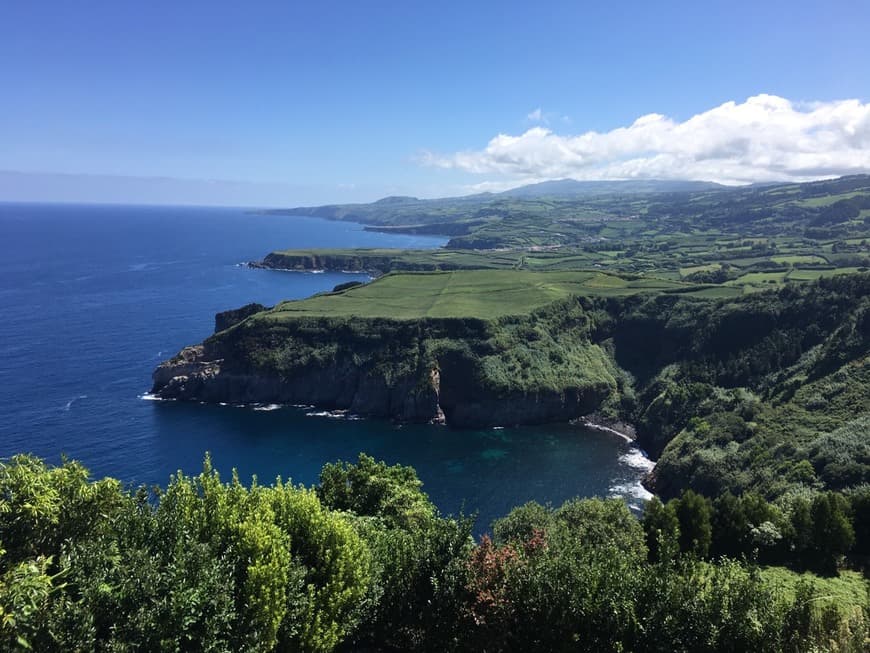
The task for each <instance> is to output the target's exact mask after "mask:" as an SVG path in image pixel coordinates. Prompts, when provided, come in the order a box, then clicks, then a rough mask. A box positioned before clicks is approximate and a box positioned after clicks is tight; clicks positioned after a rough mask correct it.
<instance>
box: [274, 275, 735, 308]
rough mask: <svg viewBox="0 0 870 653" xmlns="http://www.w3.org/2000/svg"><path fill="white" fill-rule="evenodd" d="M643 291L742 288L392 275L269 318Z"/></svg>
mask: <svg viewBox="0 0 870 653" xmlns="http://www.w3.org/2000/svg"><path fill="white" fill-rule="evenodd" d="M639 292H679V293H687V294H700V295H701V296H710V294H711V293H712V294H713V295H714V296H719V297H721V296H732V297H733V296H736V295H738V294H740V291H739V290H738V289H729V288H721V287H709V286H694V285H690V284H684V283H679V282H677V281H668V280H665V279H657V278H650V277H641V278H624V277H620V276H617V275H614V274H607V273H604V272H592V271H585V272H583V271H571V272H530V271H525V270H522V271H520V270H498V271H490V270H463V271H458V272H434V273H392V274H388V275H385V276H383V277H381V278H379V279H377V280H376V281H374V282H372V283H369V284H367V285H364V286H357V287H354V288H351V289H349V290H345V291H343V292H338V293H327V294H322V295H317V296H315V297H311V298H309V299H304V300H299V301H290V302H284V303H282V304H279V305H278V306H276V307H275V309H274V310H273V311H271V312H270V313H268V314H266V315H268V316H270V318H271V319H275V318H283V317H289V316H303V315H305V316H331V317H333V316H347V317H349V316H358V317H390V318H398V319H413V318H421V317H439V318H441V317H478V318H485V319H489V318H496V317H501V316H504V315H522V314H527V313H529V312H530V311H533V310H535V309H537V308H540V307H542V306H544V305H546V304H549V303H551V302H554V301H556V300H560V299H565V298H567V297H569V296H572V295H590V296H616V295H630V294H634V293H639Z"/></svg>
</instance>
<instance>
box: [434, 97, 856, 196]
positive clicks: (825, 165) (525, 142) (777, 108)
mask: <svg viewBox="0 0 870 653" xmlns="http://www.w3.org/2000/svg"><path fill="white" fill-rule="evenodd" d="M533 113H534V112H533ZM531 115H532V114H530V117H531ZM423 162H424V163H425V164H426V165H431V166H437V167H441V168H452V169H458V170H463V171H466V172H471V173H475V174H481V175H496V176H497V179H495V180H489V181H484V182H482V183H481V184H478V185H477V187H480V188H485V187H487V186H491V187H496V186H499V185H502V184H505V183H506V182H507V181H508V180H512V181H515V182H532V181H541V180H545V179H560V178H565V177H571V178H574V179H581V180H582V179H698V180H706V181H716V182H719V183H724V184H746V183H752V182H759V181H807V180H810V179H820V178H823V177H836V176H840V175H846V174H856V173H862V172H870V103H866V104H865V103H862V102H860V101H859V100H839V101H833V102H811V103H797V102H791V101H789V100H787V99H785V98H782V97H777V96H775V95H756V96H754V97H751V98H749V99H747V100H746V101H745V102H743V103H741V104H738V103H736V102H726V103H725V104H722V105H720V106H718V107H715V108H713V109H710V110H708V111H705V112H703V113H699V114H697V115H695V116H692V117H691V118H689V119H688V120H685V121H683V122H677V121H675V120H673V119H672V118H668V117H667V116H663V115H661V114H657V113H651V114H648V115H645V116H641V117H640V118H638V119H637V120H635V121H634V122H633V123H632V124H631V125H629V126H627V127H619V128H617V129H613V130H611V131H608V132H603V133H600V132H595V131H589V132H586V133H583V134H579V135H576V136H563V135H559V134H556V133H554V132H553V131H552V130H550V129H549V128H547V127H543V126H535V127H532V128H530V129H528V130H527V131H526V132H525V133H523V134H520V135H519V136H511V135H507V134H499V135H498V136H496V137H495V138H493V139H492V140H490V141H489V143H488V144H487V146H486V147H485V148H484V149H482V150H477V151H466V152H457V153H454V154H447V155H440V154H435V153H432V152H426V153H424V155H423Z"/></svg>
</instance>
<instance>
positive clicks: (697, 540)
mask: <svg viewBox="0 0 870 653" xmlns="http://www.w3.org/2000/svg"><path fill="white" fill-rule="evenodd" d="M673 501H674V502H675V503H676V506H675V511H676V515H677V520H679V522H680V550H681V551H682V552H683V553H688V554H690V555H693V556H695V557H697V558H704V557H706V556H707V554H708V553H709V551H710V542H711V541H712V527H711V525H710V512H711V511H710V501H709V499H707V498H705V497H703V496H701V495H700V494H696V493H695V492H693V491H692V490H686V491H685V492H683V494H682V495H681V496H680V498H679V499H673Z"/></svg>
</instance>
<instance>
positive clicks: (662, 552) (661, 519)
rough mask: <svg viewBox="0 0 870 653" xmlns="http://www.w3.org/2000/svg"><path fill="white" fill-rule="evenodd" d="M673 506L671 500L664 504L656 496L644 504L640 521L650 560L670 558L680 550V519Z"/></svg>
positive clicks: (659, 560)
mask: <svg viewBox="0 0 870 653" xmlns="http://www.w3.org/2000/svg"><path fill="white" fill-rule="evenodd" d="M674 508H675V505H674V502H673V501H671V502H669V503H668V504H667V505H666V504H663V503H662V502H661V501H660V500H659V498H658V497H653V498H652V499H650V500H649V502H648V503H647V504H646V509H645V510H644V512H643V520H642V522H641V523H642V525H643V530H644V532H645V533H646V546H647V551H648V553H647V555H648V558H649V561H650V562H665V561H668V560H672V559H673V558H675V557H676V555H677V554H678V553H679V552H680V521H679V520H678V519H677V513H676V510H675V509H674Z"/></svg>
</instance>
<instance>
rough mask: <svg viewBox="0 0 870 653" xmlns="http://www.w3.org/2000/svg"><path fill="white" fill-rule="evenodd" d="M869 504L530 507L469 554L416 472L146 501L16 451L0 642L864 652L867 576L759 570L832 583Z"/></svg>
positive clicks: (118, 647)
mask: <svg viewBox="0 0 870 653" xmlns="http://www.w3.org/2000/svg"><path fill="white" fill-rule="evenodd" d="M868 499H870V494H868V492H867V491H866V489H865V490H864V491H862V492H858V493H853V494H851V495H839V494H814V495H812V496H808V497H807V498H806V501H805V502H804V503H799V502H794V501H793V502H791V503H790V504H788V505H785V504H775V505H771V504H767V503H766V502H765V501H764V500H763V499H761V498H760V497H757V496H754V495H744V496H741V497H733V496H728V495H726V496H724V497H722V498H720V499H718V500H717V501H716V502H713V503H712V504H711V503H710V502H709V501H707V500H705V499H703V498H702V497H699V496H697V495H694V494H693V493H690V492H688V493H686V494H684V495H683V496H682V497H681V498H680V499H678V500H675V501H671V502H669V503H668V504H667V505H664V506H663V505H661V504H658V503H654V504H653V506H652V507H651V509H650V510H649V511H648V513H647V516H646V517H645V519H644V522H643V524H641V523H640V522H638V521H637V520H636V519H635V518H634V517H633V516H632V515H631V514H630V513H629V511H628V509H627V508H626V507H625V505H624V504H623V503H621V502H620V501H617V500H599V499H587V500H573V501H569V502H568V503H566V504H564V505H563V506H561V507H560V508H558V509H555V510H554V509H552V508H549V507H545V506H540V505H537V504H528V505H525V506H522V507H520V508H517V509H515V510H514V511H513V512H511V513H510V514H509V515H507V516H506V517H505V518H503V519H501V520H498V521H497V522H496V523H495V524H494V525H493V537H492V538H490V537H489V536H486V537H484V538H483V539H482V540H481V541H480V542H479V543H476V544H475V543H474V542H473V541H472V539H471V537H470V521H469V520H468V519H464V518H461V517H460V518H448V517H444V516H442V515H440V514H439V513H438V511H437V510H436V509H435V507H434V506H433V505H432V504H431V502H430V501H429V499H428V497H427V496H426V495H425V494H424V493H423V492H422V490H421V485H420V481H419V480H418V479H417V477H416V475H415V473H414V472H413V470H411V469H410V468H406V467H401V466H396V467H388V466H386V465H384V464H383V463H377V462H375V461H374V460H373V459H371V458H368V457H366V456H360V459H359V461H358V462H357V463H356V464H346V463H338V464H330V465H327V466H326V467H325V468H324V469H323V472H322V474H321V481H320V484H319V485H318V486H317V487H316V488H304V487H301V486H294V485H292V484H291V483H289V482H282V481H281V480H280V479H279V480H277V481H276V482H275V483H273V484H272V485H268V486H264V485H261V484H259V483H257V482H256V480H255V481H254V482H253V484H252V485H251V486H250V487H246V486H244V485H242V484H241V483H240V482H239V479H238V478H236V477H235V476H234V477H233V478H232V479H231V481H230V482H229V483H226V482H223V481H221V479H220V478H219V476H218V474H217V472H216V471H215V470H214V469H212V467H211V465H210V463H209V461H208V459H206V463H205V467H204V469H203V471H202V473H201V474H199V475H197V476H193V477H191V476H186V475H184V474H182V473H180V472H179V473H178V474H177V475H176V476H174V477H173V478H172V480H171V481H170V483H169V486H168V487H167V488H166V489H165V490H158V489H155V490H153V491H150V492H149V491H146V490H144V489H140V490H138V491H135V492H130V491H126V490H124V489H122V487H121V485H120V484H119V483H118V482H117V481H115V480H112V479H103V480H99V481H93V480H90V479H89V478H88V473H87V471H86V470H85V469H84V468H82V467H81V466H80V465H78V464H76V463H73V462H65V463H63V464H62V465H61V466H60V467H48V466H46V465H45V464H44V463H42V462H41V461H39V460H38V459H35V458H31V457H25V456H18V457H16V458H13V459H12V460H9V461H6V462H4V463H2V464H0V541H2V549H3V551H2V557H0V647H2V649H3V650H18V649H21V650H24V649H32V650H39V651H54V650H64V651H74V650H81V651H132V650H149V651H162V650H166V651H182V650H183V651H229V650H232V651H272V650H279V651H332V650H359V649H360V648H362V649H364V650H438V651H443V650H451V651H452V650H457V651H461V650H468V651H516V650H541V651H559V650H565V651H568V650H571V651H622V650H626V651H699V650H705V651H749V650H751V651H808V650H836V651H856V652H857V651H863V650H866V645H867V643H868V639H867V637H868V624H870V614H868V604H867V586H866V582H865V581H863V580H861V579H860V577H859V576H858V575H857V574H855V573H854V572H843V573H842V574H841V575H839V576H837V575H834V576H832V577H829V578H825V579H816V580H815V581H814V578H815V577H813V576H812V575H809V574H803V575H799V574H797V573H795V572H793V571H788V570H786V569H785V568H782V567H777V568H770V567H768V568H761V567H758V566H756V564H754V563H753V562H752V561H753V559H759V560H761V561H763V562H769V561H772V560H773V559H774V558H775V559H776V562H778V563H787V564H793V565H796V566H798V567H811V568H815V567H821V568H823V569H824V570H825V571H826V573H829V574H830V573H834V568H833V567H832V566H831V564H832V563H833V564H834V565H835V564H836V563H838V562H839V561H840V560H841V557H842V554H843V553H844V552H847V551H851V552H852V553H853V554H855V553H859V552H864V553H866V549H867V544H868V542H867V533H866V525H867V523H868V520H867V514H868V504H870V501H868ZM789 528H791V530H789ZM862 529H863V530H862ZM837 535H839V537H837ZM787 538H788V541H790V542H795V543H804V544H805V545H804V544H802V545H801V546H797V547H788V546H784V544H783V543H784V542H785V541H786V539H787ZM862 538H863V539H862ZM860 547H863V549H861V548H860ZM720 553H721V554H723V555H727V556H730V557H717V556H718V555H719V554H720Z"/></svg>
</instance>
